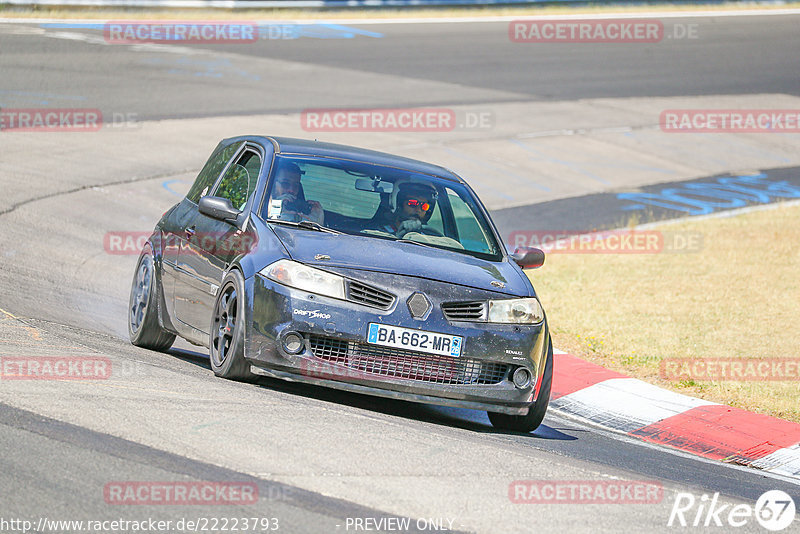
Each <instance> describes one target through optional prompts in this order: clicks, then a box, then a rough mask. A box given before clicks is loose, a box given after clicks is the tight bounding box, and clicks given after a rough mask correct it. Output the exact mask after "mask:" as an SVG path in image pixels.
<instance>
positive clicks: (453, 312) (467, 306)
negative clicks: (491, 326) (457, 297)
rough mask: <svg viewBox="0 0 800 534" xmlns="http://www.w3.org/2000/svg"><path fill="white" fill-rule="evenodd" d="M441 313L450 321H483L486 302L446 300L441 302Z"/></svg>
mask: <svg viewBox="0 0 800 534" xmlns="http://www.w3.org/2000/svg"><path fill="white" fill-rule="evenodd" d="M442 313H444V316H445V318H447V319H449V320H450V321H485V320H486V302H485V301H479V302H448V303H446V304H442Z"/></svg>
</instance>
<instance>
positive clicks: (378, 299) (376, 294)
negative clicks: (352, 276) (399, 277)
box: [347, 280, 394, 310]
mask: <svg viewBox="0 0 800 534" xmlns="http://www.w3.org/2000/svg"><path fill="white" fill-rule="evenodd" d="M347 299H348V300H351V301H353V302H358V303H359V304H366V305H367V306H372V307H373V308H381V309H384V310H385V309H387V308H389V307H390V306H391V305H392V303H393V302H394V295H392V294H391V293H388V292H386V291H382V290H380V289H377V288H375V287H372V286H368V285H366V284H362V283H360V282H354V281H352V280H350V281H348V283H347Z"/></svg>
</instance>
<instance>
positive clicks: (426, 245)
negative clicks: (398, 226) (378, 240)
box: [395, 239, 436, 248]
mask: <svg viewBox="0 0 800 534" xmlns="http://www.w3.org/2000/svg"><path fill="white" fill-rule="evenodd" d="M395 241H397V242H398V243H411V244H414V245H419V246H421V247H428V248H436V247H434V246H433V245H429V244H427V243H420V242H419V241H414V240H413V239H395Z"/></svg>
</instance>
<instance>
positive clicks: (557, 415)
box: [545, 405, 800, 487]
mask: <svg viewBox="0 0 800 534" xmlns="http://www.w3.org/2000/svg"><path fill="white" fill-rule="evenodd" d="M551 406H552V405H551ZM552 412H553V415H550V410H548V412H547V414H548V415H547V418H548V419H555V420H556V421H557V422H570V423H572V424H575V425H580V426H582V427H584V428H587V429H590V430H591V431H592V432H594V433H596V434H600V435H601V436H606V437H608V438H611V439H614V440H617V441H621V442H624V443H628V444H631V445H638V446H640V447H644V448H646V449H651V450H656V451H660V452H663V453H666V454H671V455H673V456H678V457H680V458H686V459H691V460H695V461H697V462H700V463H704V464H708V465H714V466H717V467H719V466H724V467H726V468H728V469H734V470H736V471H741V472H743V473H749V474H751V475H756V476H759V477H766V478H771V479H773V480H780V481H781V482H787V483H789V484H794V485H796V486H798V487H800V478H797V477H791V476H786V475H783V474H782V473H778V472H773V471H761V470H759V471H753V468H752V467H750V466H746V465H739V464H729V463H724V462H720V461H719V460H711V459H709V458H704V457H702V456H697V455H696V454H692V453H690V452H686V451H682V450H680V449H673V448H671V447H666V446H664V445H662V444H660V443H650V442H649V441H643V440H642V439H641V438H638V437H631V436H628V435H626V434H621V433H620V432H619V431H618V430H614V429H608V428H604V427H602V426H599V425H596V424H593V423H592V422H591V421H586V419H584V418H583V417H580V416H577V415H573V414H571V413H568V412H564V411H561V410H559V409H558V408H556V407H554V406H553V407H552ZM548 419H545V421H548ZM559 420H561V421H559ZM700 483H701V484H702V481H700Z"/></svg>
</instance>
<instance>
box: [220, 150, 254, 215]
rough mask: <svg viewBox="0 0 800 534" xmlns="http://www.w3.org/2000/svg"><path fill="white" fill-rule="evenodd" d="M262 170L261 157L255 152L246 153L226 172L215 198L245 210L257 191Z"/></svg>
mask: <svg viewBox="0 0 800 534" xmlns="http://www.w3.org/2000/svg"><path fill="white" fill-rule="evenodd" d="M260 170H261V157H260V156H259V155H258V154H256V153H255V152H251V151H249V150H248V151H246V152H245V153H244V154H242V156H241V157H240V158H239V159H238V160H236V163H234V164H233V165H231V166H230V167H228V170H227V171H225V176H223V177H222V181H220V183H219V187H217V190H216V192H215V193H214V196H218V197H222V198H227V199H229V200H230V201H231V204H233V207H234V208H236V209H237V210H243V209H244V207H245V205H246V204H247V200H248V199H249V198H250V195H252V194H253V192H255V190H256V183H257V182H258V172H259V171H260Z"/></svg>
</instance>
